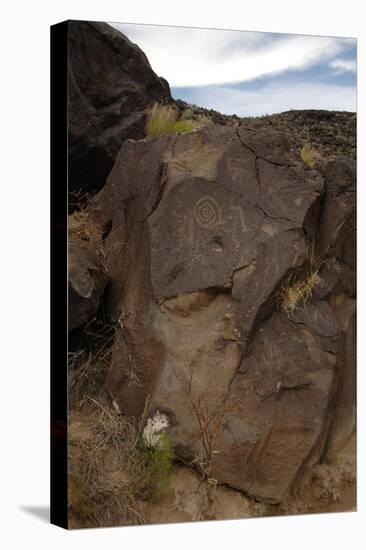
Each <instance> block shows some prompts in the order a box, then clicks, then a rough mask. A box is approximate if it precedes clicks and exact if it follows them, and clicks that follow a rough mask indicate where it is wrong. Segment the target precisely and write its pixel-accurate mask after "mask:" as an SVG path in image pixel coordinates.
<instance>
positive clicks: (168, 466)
mask: <svg viewBox="0 0 366 550" xmlns="http://www.w3.org/2000/svg"><path fill="white" fill-rule="evenodd" d="M142 452H143V456H144V463H145V468H144V475H143V476H142V478H141V481H140V484H139V492H140V494H141V496H142V497H143V498H144V499H145V500H149V501H155V500H157V499H159V497H161V496H162V495H163V494H164V493H165V491H166V490H167V489H168V487H169V484H170V478H171V474H172V471H173V458H174V453H173V447H172V443H171V439H170V437H169V435H168V434H167V433H161V434H160V436H159V440H158V443H157V444H156V445H154V446H150V447H145V448H144V450H143V451H142Z"/></svg>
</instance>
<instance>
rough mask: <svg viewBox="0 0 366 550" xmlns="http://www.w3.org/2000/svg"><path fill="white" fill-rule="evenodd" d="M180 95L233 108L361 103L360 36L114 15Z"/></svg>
mask: <svg viewBox="0 0 366 550" xmlns="http://www.w3.org/2000/svg"><path fill="white" fill-rule="evenodd" d="M113 26H114V27H115V28H117V29H118V30H120V31H121V32H123V33H124V34H126V35H127V36H128V38H129V39H130V40H132V42H134V43H136V44H138V45H139V46H140V47H141V48H142V49H143V51H144V52H145V54H146V55H147V57H148V58H149V61H150V64H151V66H152V68H153V69H154V71H155V72H156V73H157V74H158V75H160V76H163V77H164V78H166V79H167V80H168V82H169V84H170V87H171V91H172V94H173V97H174V98H176V99H184V100H185V101H187V102H188V103H195V104H197V105H200V106H202V107H207V108H212V109H216V110H218V111H220V112H222V113H225V114H234V113H235V114H237V115H239V116H260V115H264V114H272V113H277V112H282V111H286V110H289V109H329V110H345V111H355V110H356V40H355V39H353V38H336V37H328V36H305V35H290V34H274V33H262V32H250V31H221V30H213V29H193V28H183V27H160V26H153V25H133V24H125V23H113Z"/></svg>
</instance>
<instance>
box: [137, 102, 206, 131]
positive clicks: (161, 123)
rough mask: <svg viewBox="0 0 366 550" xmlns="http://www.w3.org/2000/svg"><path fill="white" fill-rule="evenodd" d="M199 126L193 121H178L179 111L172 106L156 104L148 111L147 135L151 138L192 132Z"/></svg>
mask: <svg viewBox="0 0 366 550" xmlns="http://www.w3.org/2000/svg"><path fill="white" fill-rule="evenodd" d="M198 126H199V124H198V123H196V122H194V121H193V120H188V119H180V120H177V111H176V110H175V109H174V107H172V106H171V105H159V103H155V104H154V105H153V107H151V109H148V111H147V121H146V127H145V133H146V135H147V136H150V137H159V136H163V135H165V134H173V133H176V132H190V131H191V130H193V129H194V128H197V127H198Z"/></svg>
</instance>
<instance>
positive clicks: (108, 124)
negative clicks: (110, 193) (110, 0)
mask: <svg viewBox="0 0 366 550" xmlns="http://www.w3.org/2000/svg"><path fill="white" fill-rule="evenodd" d="M68 48H69V50H68V51H69V60H68V61H69V65H68V71H69V72H68V105H69V109H68V123H69V190H70V191H73V192H78V191H79V190H82V191H83V192H85V191H96V190H99V189H100V188H101V187H102V186H103V185H104V183H105V180H106V177H107V175H108V173H109V171H110V170H111V168H112V166H113V163H114V160H115V158H116V155H117V152H118V151H119V149H120V147H121V144H122V143H123V141H124V140H126V139H127V138H133V139H140V138H143V137H144V134H145V131H144V128H145V109H146V107H147V105H148V104H149V103H153V102H155V101H159V102H163V101H167V100H171V95H170V90H169V85H168V83H167V82H166V81H165V80H164V79H162V78H159V77H158V76H156V74H155V73H154V72H153V70H152V69H151V66H150V64H149V61H148V59H147V57H146V55H145V54H144V53H143V51H142V50H141V49H140V48H139V47H138V46H136V44H133V43H132V42H130V40H129V39H128V38H127V37H126V36H124V35H123V34H122V33H120V32H118V31H117V30H115V29H113V28H112V27H110V26H109V25H107V24H106V23H93V22H89V21H69V22H68Z"/></svg>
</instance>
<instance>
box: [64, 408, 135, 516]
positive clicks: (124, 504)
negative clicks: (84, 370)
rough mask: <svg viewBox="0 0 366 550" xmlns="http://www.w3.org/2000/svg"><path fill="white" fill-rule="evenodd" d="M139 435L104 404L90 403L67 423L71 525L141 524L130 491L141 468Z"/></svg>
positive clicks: (132, 493)
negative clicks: (138, 445)
mask: <svg viewBox="0 0 366 550" xmlns="http://www.w3.org/2000/svg"><path fill="white" fill-rule="evenodd" d="M137 441H138V431H137V430H136V426H135V425H134V423H133V422H131V421H130V420H129V419H127V418H125V417H123V416H120V415H116V414H113V413H112V412H110V411H109V410H108V408H107V404H106V401H104V402H103V404H101V403H100V402H98V401H96V400H92V399H89V403H88V404H85V406H84V409H83V411H82V412H81V411H79V412H76V411H74V412H72V413H71V415H70V421H69V440H68V479H69V512H70V516H71V519H72V520H73V523H75V525H76V526H81V527H92V526H103V527H107V526H113V525H132V524H141V523H144V520H143V517H142V513H141V506H140V505H139V502H138V500H137V499H136V496H135V493H136V490H135V487H136V484H137V483H138V482H139V480H140V478H141V476H142V475H143V471H144V465H143V460H142V457H141V454H140V452H139V451H138V449H137Z"/></svg>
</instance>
